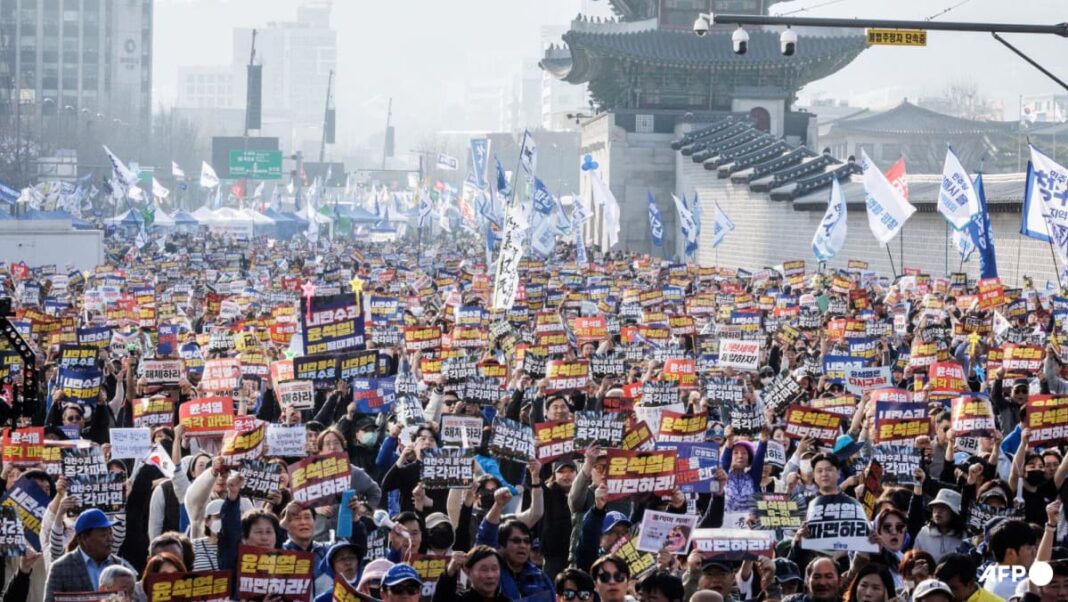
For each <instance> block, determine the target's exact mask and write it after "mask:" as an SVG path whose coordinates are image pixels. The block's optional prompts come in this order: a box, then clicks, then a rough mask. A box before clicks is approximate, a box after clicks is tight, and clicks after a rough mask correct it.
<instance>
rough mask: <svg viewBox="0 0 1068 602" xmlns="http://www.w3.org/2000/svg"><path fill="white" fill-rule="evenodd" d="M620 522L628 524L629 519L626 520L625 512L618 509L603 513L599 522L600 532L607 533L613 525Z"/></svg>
mask: <svg viewBox="0 0 1068 602" xmlns="http://www.w3.org/2000/svg"><path fill="white" fill-rule="evenodd" d="M620 523H624V524H626V525H627V526H628V527H629V526H630V521H629V520H627V515H626V514H623V513H622V512H619V511H618V510H613V511H611V512H609V513H608V514H605V515H604V520H603V521H602V522H601V533H608V532H609V531H611V530H612V528H613V527H615V526H616V525H618V524H620Z"/></svg>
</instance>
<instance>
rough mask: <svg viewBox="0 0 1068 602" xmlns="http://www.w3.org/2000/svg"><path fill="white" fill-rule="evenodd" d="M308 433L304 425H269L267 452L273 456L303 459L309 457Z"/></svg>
mask: <svg viewBox="0 0 1068 602" xmlns="http://www.w3.org/2000/svg"><path fill="white" fill-rule="evenodd" d="M307 442H308V432H307V428H306V427H305V426H304V425H303V424H295V425H292V426H287V425H284V424H268V425H267V451H266V453H268V454H270V455H272V456H280V457H283V458H302V457H304V456H306V455H307V453H308V452H307Z"/></svg>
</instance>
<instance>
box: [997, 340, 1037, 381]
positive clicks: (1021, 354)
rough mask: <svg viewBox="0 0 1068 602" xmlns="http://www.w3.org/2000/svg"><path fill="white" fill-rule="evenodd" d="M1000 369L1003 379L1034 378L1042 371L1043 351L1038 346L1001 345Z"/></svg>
mask: <svg viewBox="0 0 1068 602" xmlns="http://www.w3.org/2000/svg"><path fill="white" fill-rule="evenodd" d="M1001 351H1002V356H1001V367H1002V369H1004V370H1005V375H1004V376H1005V378H1021V377H1026V376H1034V375H1036V374H1038V373H1039V372H1040V371H1041V370H1042V358H1043V356H1044V353H1045V351H1044V350H1043V349H1042V347H1040V346H1038V345H1013V344H1008V345H1002V346H1001Z"/></svg>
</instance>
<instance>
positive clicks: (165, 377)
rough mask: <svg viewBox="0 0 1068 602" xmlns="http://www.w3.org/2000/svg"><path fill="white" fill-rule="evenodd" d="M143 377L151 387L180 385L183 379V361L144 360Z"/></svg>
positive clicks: (142, 363)
mask: <svg viewBox="0 0 1068 602" xmlns="http://www.w3.org/2000/svg"><path fill="white" fill-rule="evenodd" d="M141 377H142V378H144V379H145V382H146V383H148V384H150V385H170V384H178V381H179V380H180V379H181V378H182V360H144V361H142V362H141Z"/></svg>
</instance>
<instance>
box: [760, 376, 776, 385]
mask: <svg viewBox="0 0 1068 602" xmlns="http://www.w3.org/2000/svg"><path fill="white" fill-rule="evenodd" d="M773 380H775V379H773V378H772V377H770V376H765V377H764V378H762V379H760V384H762V385H764V386H765V387H766V386H768V385H770V384H771V381H773Z"/></svg>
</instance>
